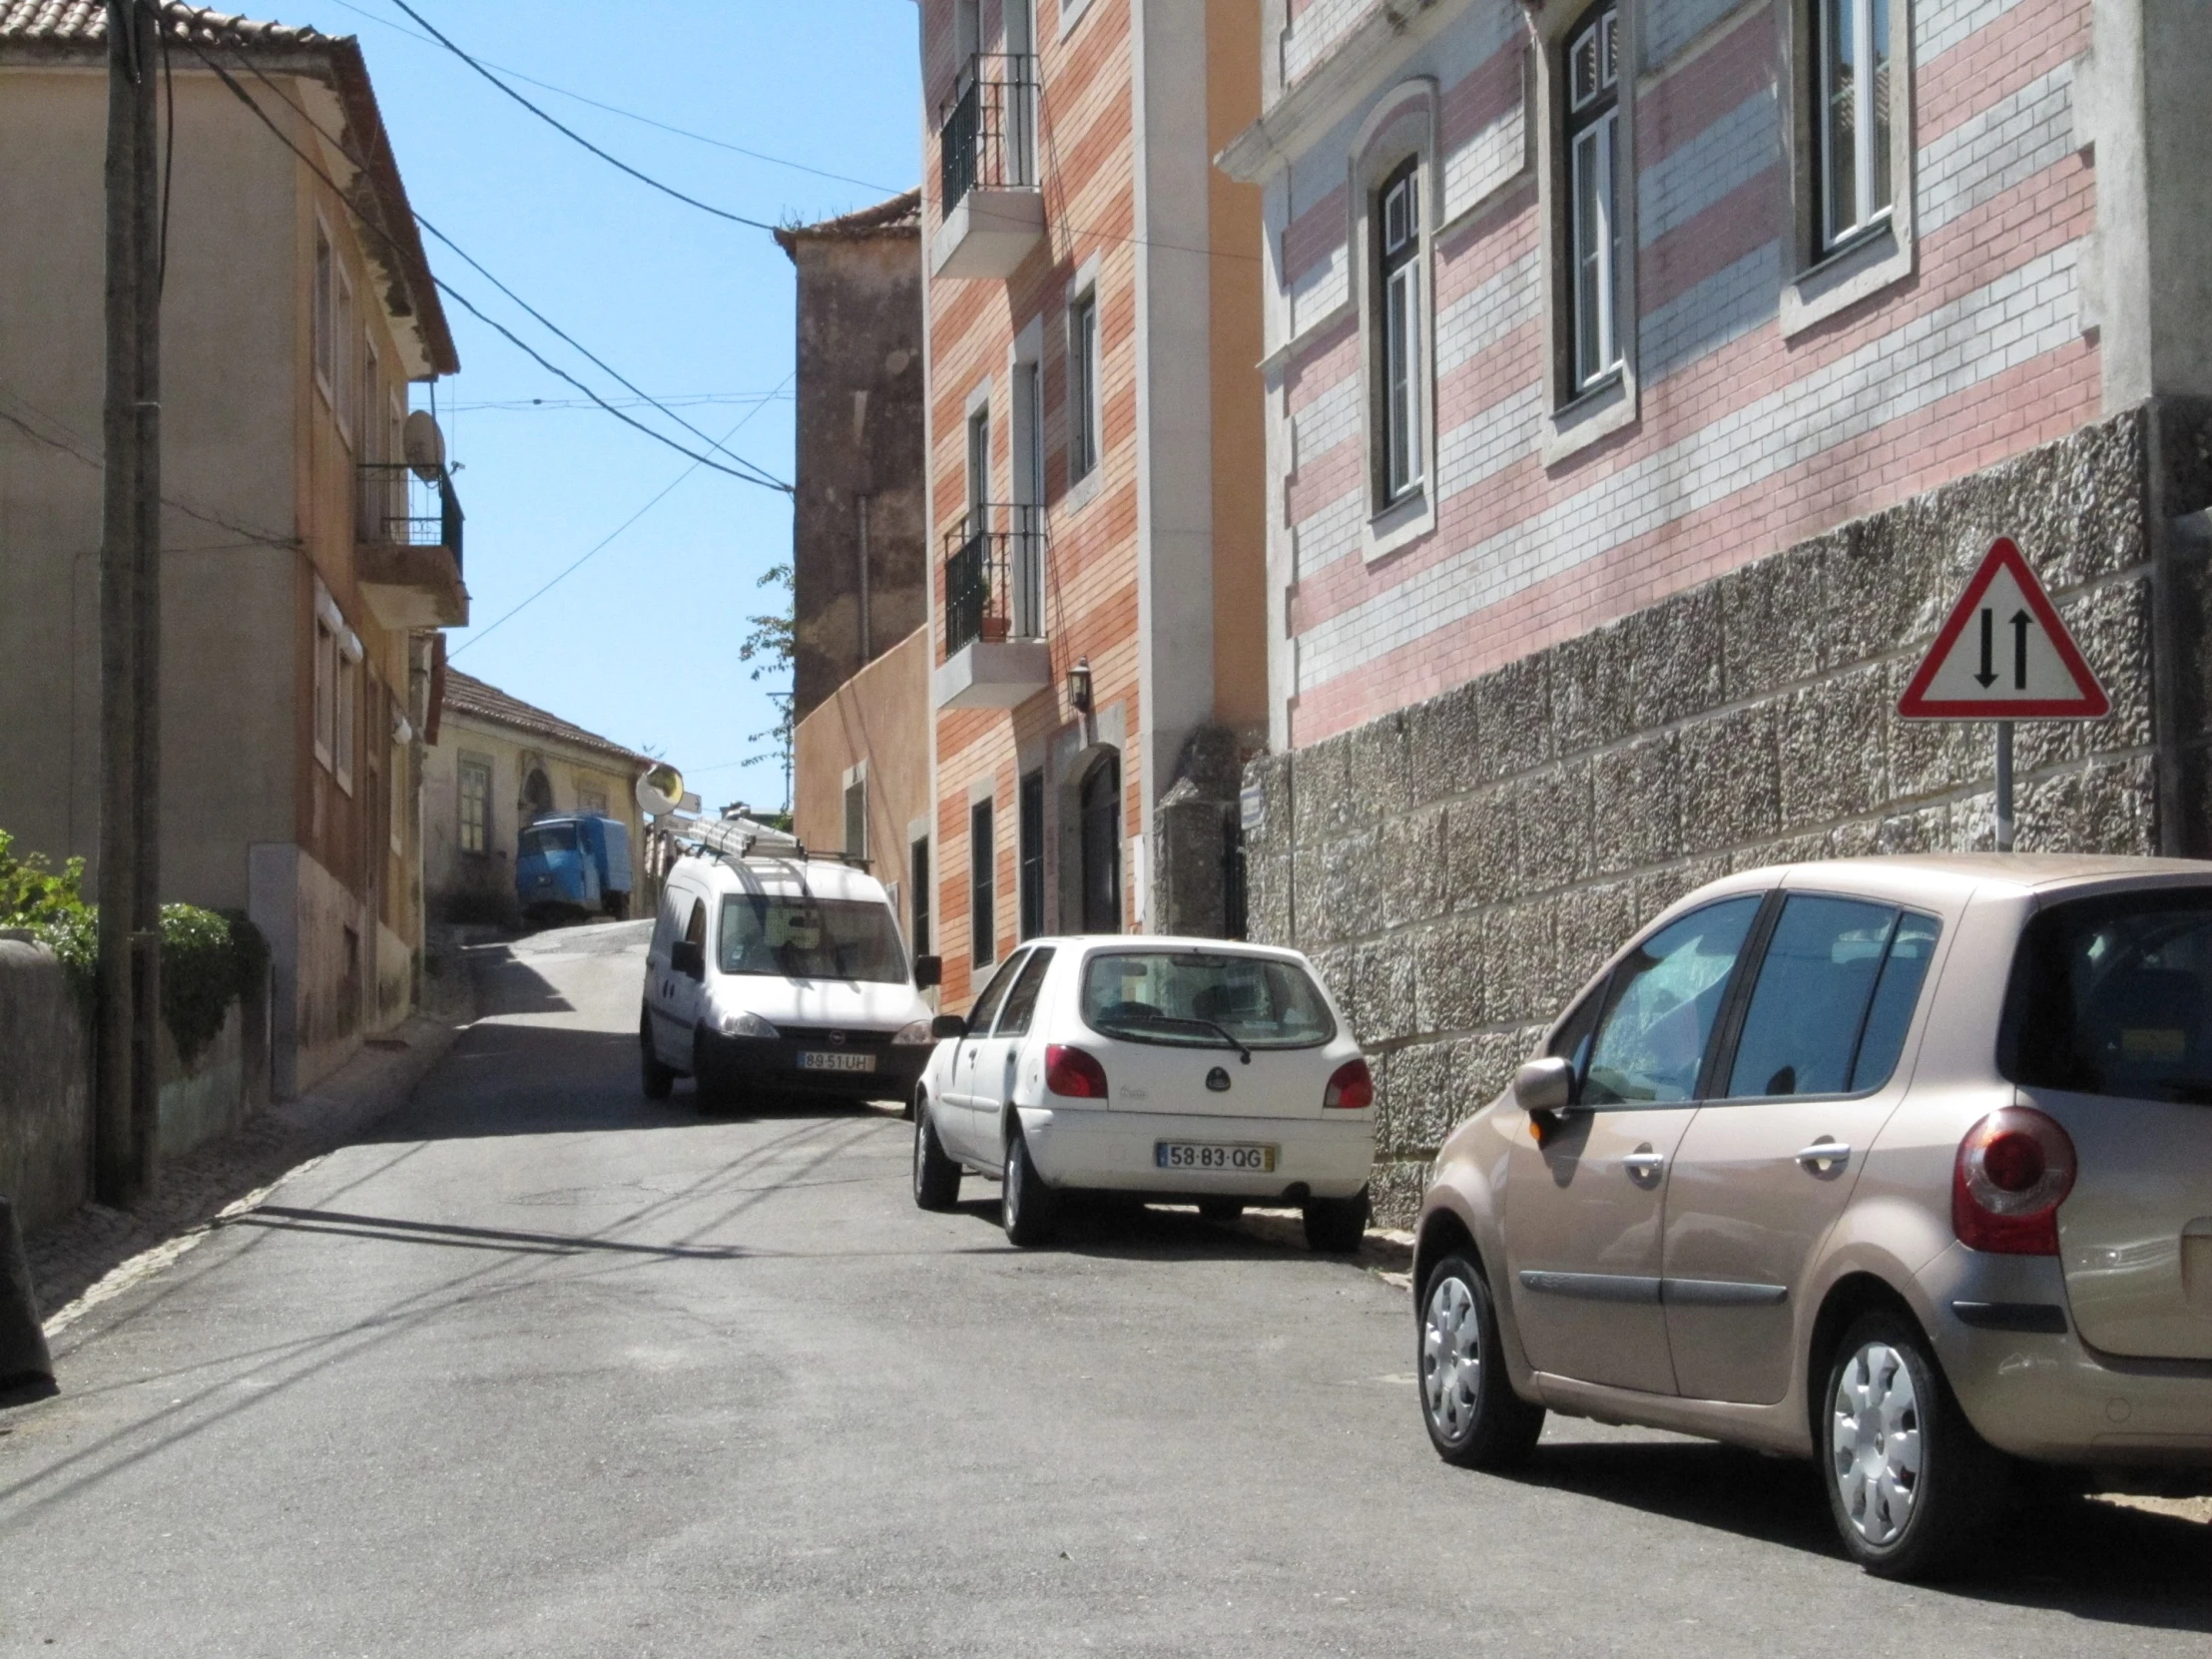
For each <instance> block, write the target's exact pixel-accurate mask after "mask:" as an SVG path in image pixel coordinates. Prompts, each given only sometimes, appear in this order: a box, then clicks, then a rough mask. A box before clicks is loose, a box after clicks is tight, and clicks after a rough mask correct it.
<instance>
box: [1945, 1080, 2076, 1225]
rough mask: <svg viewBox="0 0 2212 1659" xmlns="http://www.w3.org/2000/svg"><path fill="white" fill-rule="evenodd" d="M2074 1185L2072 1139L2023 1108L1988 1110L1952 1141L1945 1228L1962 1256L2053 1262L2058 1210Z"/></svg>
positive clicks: (2043, 1117)
mask: <svg viewBox="0 0 2212 1659" xmlns="http://www.w3.org/2000/svg"><path fill="white" fill-rule="evenodd" d="M2073 1184H2074V1147H2073V1141H2072V1139H2071V1138H2070V1137H2069V1136H2068V1135H2067V1134H2066V1131H2065V1130H2064V1129H2062V1128H2060V1127H2059V1126H2058V1124H2057V1122H2056V1121H2055V1120H2053V1119H2051V1118H2048V1117H2045V1116H2044V1115H2043V1114H2042V1113H2041V1112H2038V1111H2036V1110H2034V1109H2033V1108H2032V1107H2028V1106H2007V1107H2005V1108H2003V1109H2002V1110H2001V1111H1995V1112H1991V1113H1990V1114H1989V1115H1988V1116H1987V1117H1985V1118H1983V1119H1982V1120H1981V1121H1980V1122H1979V1123H1977V1124H1975V1125H1974V1126H1973V1127H1972V1128H1971V1129H1969V1130H1967V1131H1966V1138H1965V1139H1964V1140H1962V1141H1960V1142H1959V1143H1958V1158H1957V1161H1956V1162H1955V1163H1954V1164H1953V1165H1952V1166H1951V1181H1950V1225H1951V1230H1952V1231H1953V1232H1955V1233H1956V1234H1957V1235H1958V1242H1959V1243H1960V1244H1962V1245H1964V1246H1965V1247H1966V1248H1967V1249H1968V1250H1985V1251H1989V1252H1991V1253H1992V1254H1995V1255H2000V1256H2055V1255H2057V1254H2058V1206H2059V1205H2061V1204H2063V1203H2064V1202H2065V1201H2066V1195H2067V1194H2068V1193H2070V1192H2072V1191H2073Z"/></svg>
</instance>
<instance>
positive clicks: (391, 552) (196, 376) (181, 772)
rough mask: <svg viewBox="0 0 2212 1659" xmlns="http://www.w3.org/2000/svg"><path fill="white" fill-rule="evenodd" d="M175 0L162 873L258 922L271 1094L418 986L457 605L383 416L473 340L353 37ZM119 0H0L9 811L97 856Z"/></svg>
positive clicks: (1, 453) (327, 1060)
mask: <svg viewBox="0 0 2212 1659" xmlns="http://www.w3.org/2000/svg"><path fill="white" fill-rule="evenodd" d="M163 13H164V20H163V27H164V29H165V31H166V33H167V36H168V40H169V45H170V52H169V57H170V70H171V73H170V75H169V77H168V83H169V84H170V85H172V86H173V93H172V105H171V107H165V109H164V111H163V115H162V119H163V121H164V123H165V125H166V124H167V123H168V122H169V121H170V119H171V117H172V115H173V117H174V133H175V138H174V144H173V147H172V151H171V159H172V161H173V177H172V179H171V183H170V186H169V191H170V212H169V222H168V242H167V249H168V252H167V274H166V283H165V289H164V300H163V312H162V315H163V351H162V382H163V445H162V476H163V491H164V499H165V501H166V502H167V504H168V506H167V511H166V512H165V513H164V514H163V522H162V540H163V549H162V588H163V604H162V622H161V626H162V639H163V650H162V670H161V694H162V717H161V720H162V724H161V730H162V746H161V768H162V805H161V812H162V843H161V892H162V896H163V897H164V898H165V899H181V900H187V901H190V902H193V903H198V904H205V905H209V906H212V907H226V908H238V909H244V910H246V911H248V912H249V913H250V914H251V915H252V916H253V918H254V919H255V921H256V922H258V923H259V924H260V926H261V928H262V930H263V931H264V932H265V933H266V934H267V935H268V937H269V941H270V945H271V948H272V953H273V957H274V963H275V973H276V979H275V993H276V1006H275V1010H274V1015H273V1019H272V1032H271V1038H272V1049H273V1053H272V1062H273V1064H272V1076H273V1081H274V1083H275V1087H276V1090H277V1093H278V1094H279V1095H284V1094H290V1093H294V1092H296V1091H297V1090H299V1089H301V1088H304V1087H306V1086H307V1085H309V1084H311V1083H312V1082H314V1081H315V1079H317V1078H318V1077H320V1076H322V1075H323V1074H325V1073H327V1072H328V1071H330V1070H332V1069H333V1068H334V1067H335V1066H337V1065H338V1064H339V1063H340V1062H342V1061H343V1060H344V1059H345V1058H346V1057H347V1056H348V1055H349V1054H350V1053H351V1052H352V1051H353V1050H354V1049H355V1048H356V1047H357V1046H358V1045H359V1043H360V1041H361V1038H362V1035H363V1033H364V1032H366V1031H373V1030H376V1029H379V1028H382V1027H385V1026H388V1025H391V1024H393V1023H395V1022H397V1021H398V1020H399V1019H401V1018H402V1017H404V1015H405V1014H406V1013H407V1011H408V1009H409V1007H410V1006H411V1003H412V997H413V985H414V978H415V967H416V960H417V952H418V947H419V944H420V902H419V900H420V894H419V870H420V846H419V842H418V834H417V813H416V807H415V793H416V780H415V773H416V767H417V760H418V756H419V749H418V746H417V731H418V729H419V727H420V726H421V725H422V723H423V716H424V714H425V713H426V706H425V705H426V699H427V695H428V678H429V667H430V659H431V643H432V639H433V637H434V631H435V630H436V629H437V628H438V627H439V626H441V625H452V624H458V623H461V622H465V621H466V619H467V614H468V605H467V594H466V591H465V590H464V589H463V587H462V585H461V576H460V511H459V507H458V504H457V502H456V501H455V500H454V498H453V495H452V490H451V486H450V483H449V482H448V481H447V480H446V478H445V475H444V473H443V469H442V467H441V466H426V467H425V468H424V469H423V470H424V471H425V472H426V473H427V478H421V477H417V476H415V474H413V473H411V472H409V471H408V470H407V469H406V468H404V467H403V466H401V465H399V461H400V456H401V427H402V423H403V422H404V421H405V419H406V416H407V414H408V412H409V403H410V396H409V391H410V387H411V386H412V385H413V384H416V383H420V382H424V381H429V380H433V379H435V378H437V377H438V376H440V375H445V374H450V373H452V372H453V371H454V370H455V369H456V368H457V367H458V366H459V364H458V360H457V358H456V356H455V353H454V349H453V341H452V337H451V335H450V333H449V332H448V330H447V327H446V321H445V317H444V314H443V312H442V311H441V310H440V308H439V303H438V295H437V291H436V289H435V287H434V285H433V283H432V281H431V277H430V272H429V267H428V264H427V262H426V261H425V259H424V257H423V252H422V248H421V244H420V242H419V241H418V240H417V238H416V235H415V230H414V220H413V217H412V215H411V213H410V211H409V208H408V205H407V198H406V192H405V189H404V187H403V186H402V184H401V182H400V178H399V174H398V170H397V167H396V165H395V163H394V162H393V160H392V153H391V145H390V141H389V139H388V137H387V136H386V134H385V133H384V130H383V125H382V121H381V118H380V116H379V115H378V112H377V107H376V99H375V94H374V92H373V90H372V88H371V86H370V84H369V79H368V72H367V68H366V66H365V64H364V62H363V60H362V57H361V53H360V49H359V47H358V45H357V44H356V43H355V42H354V41H352V40H351V39H349V38H344V39H333V38H330V37H327V36H323V35H320V34H317V33H315V32H314V31H313V30H309V29H289V28H283V27H279V26H277V25H272V24H259V23H251V22H246V21H242V20H239V19H233V18H224V17H219V16H216V15H214V14H211V13H206V12H201V11H198V10H195V9H191V8H187V7H184V6H178V5H168V6H165V7H164V8H163ZM105 15H106V13H105V7H104V6H102V5H100V4H98V3H97V0H0V296H4V297H0V825H6V826H7V827H8V828H9V829H10V830H13V831H14V832H15V833H16V835H17V836H18V839H19V843H20V844H22V845H23V846H25V847H29V848H36V849H38V850H41V851H45V852H48V853H50V854H52V855H54V856H56V857H57V858H59V857H62V856H66V855H69V854H72V853H76V854H83V855H84V856H85V857H86V858H88V860H96V859H97V857H98V853H99V804H100V655H99V559H98V549H99V547H100V538H101V450H100V435H99V434H100V430H101V399H102V380H103V369H102V365H103V361H104V336H103V329H102V293H103V270H104V244H103V220H102V161H103V155H104V151H105V143H106V138H105V132H106V119H107V72H106V67H105V52H106V45H105ZM211 65H220V66H221V68H222V73H221V74H220V75H219V74H218V73H217V70H216V69H215V68H213V67H211ZM225 77H228V79H229V81H230V83H231V84H229V85H227V84H226V79H225ZM234 88H236V89H237V90H234ZM242 95H243V96H244V97H250V98H252V99H253V100H254V104H255V106H256V107H258V109H259V111H260V112H261V113H260V114H257V113H256V109H255V108H249V107H248V106H247V104H246V103H244V102H242ZM355 158H361V159H362V160H361V162H360V164H359V165H356V161H355ZM333 187H335V188H333Z"/></svg>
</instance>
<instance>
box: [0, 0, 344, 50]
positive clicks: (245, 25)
mask: <svg viewBox="0 0 2212 1659" xmlns="http://www.w3.org/2000/svg"><path fill="white" fill-rule="evenodd" d="M162 22H163V26H164V27H165V28H166V29H167V30H168V31H169V33H170V36H171V38H172V39H175V40H187V39H190V40H196V41H198V42H199V43H200V44H202V45H203V46H290V47H299V46H319V45H322V44H323V43H325V42H326V41H327V40H328V39H329V37H328V36H327V35H323V34H320V33H318V32H316V31H315V30H313V29H306V28H293V27H291V26H290V25H288V24H283V23H257V22H255V21H254V20H253V19H252V18H246V17H234V16H232V15H230V14H229V13H226V12H219V11H212V10H210V9H209V8H207V7H205V6H185V5H178V4H175V3H174V0H173V3H171V4H167V5H164V6H163V7H162ZM107 38H108V6H107V0H0V40H5V41H26V42H33V41H44V42H52V43H53V44H55V45H71V44H78V43H83V44H90V43H93V42H97V41H105V40H106V39H107Z"/></svg>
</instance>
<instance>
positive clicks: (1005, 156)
mask: <svg viewBox="0 0 2212 1659" xmlns="http://www.w3.org/2000/svg"><path fill="white" fill-rule="evenodd" d="M937 147H938V165H939V167H940V169H941V177H942V182H943V186H944V192H943V196H944V203H943V208H942V210H941V211H942V212H944V213H948V214H949V213H950V212H951V211H952V209H953V207H954V205H955V204H957V203H958V202H959V201H960V200H961V199H962V198H963V197H965V196H966V195H967V193H968V192H969V191H971V190H974V189H975V188H976V187H977V186H981V187H982V188H983V189H985V190H1025V189H1026V190H1034V189H1035V188H1036V185H1037V60H1036V59H1035V58H1034V57H1033V56H1031V55H1030V54H1028V53H1026V52H1017V53H1008V52H985V53H978V54H977V55H976V56H974V57H972V58H970V59H969V60H968V62H967V66H966V67H965V68H964V69H963V70H961V72H960V76H959V79H958V80H957V81H956V82H955V83H954V84H953V91H952V96H951V97H949V98H947V99H946V100H945V101H944V104H943V106H942V108H940V109H939V110H938V112H937Z"/></svg>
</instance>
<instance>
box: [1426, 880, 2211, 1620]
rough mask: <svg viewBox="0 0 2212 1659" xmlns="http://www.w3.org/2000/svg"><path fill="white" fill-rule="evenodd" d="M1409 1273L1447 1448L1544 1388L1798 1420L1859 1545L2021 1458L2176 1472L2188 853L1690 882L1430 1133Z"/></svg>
mask: <svg viewBox="0 0 2212 1659" xmlns="http://www.w3.org/2000/svg"><path fill="white" fill-rule="evenodd" d="M1413 1282H1414V1284H1415V1286H1416V1287H1417V1288H1418V1300H1417V1302H1416V1305H1415V1318H1416V1321H1417V1326H1418V1342H1419V1368H1420V1383H1421V1408H1422V1415H1423V1417H1424V1418H1425V1420H1426V1423H1427V1426H1428V1432H1429V1436H1430V1438H1431V1439H1432V1440H1433V1441H1434V1442H1435V1446H1436V1449H1437V1450H1438V1451H1439V1452H1440V1453H1441V1454H1442V1455H1443V1456H1445V1457H1446V1458H1449V1459H1451V1460H1452V1461H1454V1462H1458V1463H1464V1464H1468V1465H1471V1466H1474V1467H1499V1466H1504V1465H1508V1464H1511V1463H1513V1462H1516V1461H1518V1460H1520V1459H1523V1458H1525V1457H1527V1456H1528V1455H1529V1454H1530V1453H1531V1451H1532V1450H1533V1448H1534V1446H1535V1442H1536V1437H1537V1433H1538V1431H1539V1429H1540V1428H1541V1427H1542V1423H1543V1417H1544V1413H1545V1412H1546V1411H1547V1410H1550V1411H1559V1412H1562V1413H1565V1414H1568V1415H1572V1416H1585V1417H1596V1418H1599V1419H1602V1420H1604V1421H1608V1422H1634V1423H1641V1424H1647V1425H1649V1426H1652V1427H1657V1428H1667V1429H1675V1430H1678V1431H1681V1432H1684V1433H1689V1434H1698V1435H1704V1436H1707V1437H1710V1438H1713V1439H1718V1440H1728V1441H1733V1442H1736V1443H1738V1444H1741V1445H1747V1446H1753V1447H1756V1448H1758V1449H1760V1450H1762V1451H1769V1452H1779V1453H1785V1454H1793V1455H1797V1456H1810V1457H1812V1458H1814V1459H1815V1460H1816V1461H1817V1462H1818V1463H1820V1465H1821V1466H1822V1467H1823V1469H1824V1470H1825V1472H1826V1482H1825V1483H1826V1486H1827V1489H1828V1496H1829V1502H1830V1505H1831V1507H1832V1509H1833V1510H1834V1513H1835V1518H1836V1524H1837V1529H1838V1531H1839V1532H1840V1533H1841V1534H1842V1537H1843V1541H1844V1545H1845V1547H1846V1549H1847V1550H1848V1551H1849V1552H1850V1553H1851V1555H1852V1556H1853V1557H1854V1558H1856V1559H1857V1560H1858V1561H1859V1562H1861V1563H1862V1564H1863V1565H1864V1566H1866V1567H1867V1568H1869V1569H1870V1570H1872V1571H1874V1572H1878V1573H1883V1574H1888V1575H1892V1576H1898V1577H1917V1576H1932V1575H1935V1574H1936V1573H1939V1572H1941V1571H1944V1570H1947V1569H1950V1568H1954V1567H1956V1566H1958V1565H1959V1564H1961V1562H1962V1561H1963V1559H1964V1558H1965V1556H1966V1555H1967V1554H1968V1552H1969V1551H1970V1550H1971V1549H1972V1548H1973V1546H1974V1545H1975V1544H1976V1542H1977V1541H1978V1540H1979V1538H1980V1537H1981V1536H1982V1535H1983V1533H1984V1532H1985V1530H1986V1522H1987V1521H1988V1520H1989V1519H1990V1518H1991V1517H1992V1515H1993V1513H1994V1512H1995V1511H1996V1510H1997V1508H1998V1507H1999V1506H2000V1504H2001V1503H2002V1502H2003V1500H2004V1498H2005V1496H2006V1493H2007V1489H2008V1487H2009V1485H2010V1482H2011V1479H2012V1477H2013V1475H2014V1474H2015V1473H2016V1472H2017V1471H2018V1469H2019V1467H2020V1465H2021V1464H2023V1463H2028V1464H2042V1465H2049V1466H2053V1467H2055V1468H2057V1469H2061V1470H2064V1471H2067V1473H2068V1474H2069V1475H2070V1476H2074V1477H2078V1478H2080V1479H2083V1480H2094V1481H2095V1482H2097V1483H2098V1484H2099V1485H2100V1486H2101V1487H2102V1488H2104V1489H2113V1488H2128V1487H2132V1488H2134V1489H2139V1490H2159V1491H2207V1490H2212V864H2203V863H2185V862H2180V861H2172V860H2161V859H2147V858H2119V857H2055V856H2053V857H2043V856H2031V855H1982V856H1973V855H1958V856H1926V857H1891V858H1865V859H1849V860H1839V861H1835V862H1829V863H1812V864H1797V865H1791V866H1789V867H1786V868H1772V869H1763V870H1753V871H1747V872H1745V873H1743V874H1739V875H1734V876H1730V877H1729V878H1727V879H1726V880H1722V881H1716V882H1714V883H1712V884H1711V885H1709V886H1706V887H1703V888H1701V889H1700V890H1698V891H1697V892H1695V893H1692V894H1691V895H1690V896H1689V897H1687V898H1685V899H1683V900H1682V901H1681V902H1679V903H1677V904H1676V905H1674V906H1673V907H1672V908H1671V909H1669V910H1668V911H1667V912H1666V913H1665V914H1664V915H1662V916H1660V917H1659V919H1658V920H1657V921H1656V922H1654V923H1653V924H1652V925H1651V926H1650V927H1649V928H1647V929H1646V930H1645V931H1644V932H1643V933H1642V934H1641V935H1640V936H1639V937H1638V938H1637V939H1636V940H1635V942H1634V943H1632V944H1630V945H1629V946H1628V947H1627V948H1626V949H1625V950H1623V951H1622V952H1621V953H1620V954H1619V955H1617V956H1616V957H1614V958H1613V960H1612V961H1610V962H1608V963H1607V964H1606V966H1605V968H1604V970H1603V971H1602V972H1600V973H1599V974H1598V975H1597V977H1596V978H1595V979H1593V980H1592V981H1591V982H1590V984H1589V985H1588V986H1586V987H1585V988H1584V989H1583V991H1582V993H1581V995H1580V996H1578V997H1577V998H1576V999H1575V1000H1574V1002H1573V1004H1572V1006H1571V1007H1570V1008H1569V1009H1568V1010H1567V1012H1566V1013H1565V1014H1564V1015H1563V1016H1562V1017H1561V1018H1560V1019H1559V1021H1558V1022H1557V1024H1555V1025H1554V1026H1553V1027H1552V1028H1551V1031H1550V1033H1549V1035H1548V1037H1547V1039H1546V1042H1545V1044H1544V1050H1543V1054H1542V1056H1541V1057H1539V1058H1537V1059H1534V1060H1531V1061H1529V1062H1528V1063H1527V1064H1526V1065H1524V1066H1523V1067H1521V1069H1520V1072H1519V1074H1518V1075H1517V1076H1516V1077H1515V1079H1514V1081H1513V1085H1512V1087H1511V1088H1510V1089H1509V1090H1508V1091H1507V1092H1506V1093H1505V1095H1504V1096H1502V1097H1501V1098H1499V1099H1498V1100H1497V1101H1495V1102H1493V1103H1492V1104H1491V1105H1489V1106H1488V1107H1486V1108H1485V1109H1484V1110H1483V1111H1481V1112H1480V1113H1478V1114H1477V1115H1476V1116H1475V1117H1474V1118H1472V1119H1471V1120H1469V1121H1468V1122H1467V1123H1466V1124H1464V1125H1463V1126H1461V1127H1460V1129H1459V1130H1458V1131H1457V1132H1456V1133H1455V1134H1453V1135H1452V1137H1451V1138H1450V1140H1449V1141H1447V1142H1446V1143H1445V1145H1444V1147H1443V1150H1442V1152H1441V1153H1440V1154H1439V1156H1438V1158H1437V1161H1436V1167H1435V1170H1434V1173H1433V1175H1432V1177H1431V1180H1430V1184H1429V1188H1428V1192H1427V1196H1426V1199H1425V1201H1424V1203H1423V1205H1422V1211H1421V1220H1420V1231H1419V1243H1418V1247H1417V1251H1416V1254H1415V1260H1414V1280H1413Z"/></svg>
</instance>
